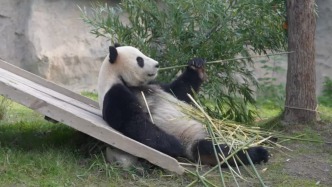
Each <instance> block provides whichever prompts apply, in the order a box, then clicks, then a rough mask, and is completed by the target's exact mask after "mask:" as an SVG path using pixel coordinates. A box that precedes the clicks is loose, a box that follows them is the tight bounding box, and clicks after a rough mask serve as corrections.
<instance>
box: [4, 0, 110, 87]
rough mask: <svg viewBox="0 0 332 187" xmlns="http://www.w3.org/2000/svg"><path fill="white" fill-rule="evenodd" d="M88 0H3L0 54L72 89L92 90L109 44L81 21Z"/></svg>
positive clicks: (9, 60)
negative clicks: (96, 36) (81, 12)
mask: <svg viewBox="0 0 332 187" xmlns="http://www.w3.org/2000/svg"><path fill="white" fill-rule="evenodd" d="M90 2H91V1H89V0H70V1H68V0H1V6H0V43H1V45H0V58H1V59H4V60H6V61H8V62H10V63H13V64H15V65H17V66H20V67H22V68H24V69H26V70H28V71H30V72H32V73H35V74H37V75H40V76H42V77H44V78H47V79H49V80H51V81H54V82H56V83H58V84H60V85H63V86H66V87H68V88H70V89H73V90H76V91H79V90H93V89H95V87H96V84H97V76H98V71H99V67H100V64H101V61H102V59H103V58H104V57H105V55H106V54H107V46H108V45H109V43H108V42H107V41H106V39H105V38H95V36H94V35H92V34H90V33H89V31H90V29H89V27H88V26H87V25H86V24H85V23H83V21H82V20H81V19H80V11H79V9H78V6H80V7H83V6H89V5H90Z"/></svg>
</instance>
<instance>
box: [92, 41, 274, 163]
mask: <svg viewBox="0 0 332 187" xmlns="http://www.w3.org/2000/svg"><path fill="white" fill-rule="evenodd" d="M138 58H141V59H140V60H138ZM138 61H141V63H138ZM199 62H200V61H199V60H198V61H197V62H196V61H195V60H194V61H192V62H191V63H190V65H189V66H188V68H187V69H186V70H185V72H184V73H183V74H182V76H180V77H178V78H177V79H176V80H175V81H173V82H172V83H171V84H168V85H166V86H161V85H158V84H150V82H151V81H153V80H154V79H155V78H156V76H157V72H158V62H157V61H155V60H153V59H151V58H149V57H147V56H146V55H144V54H143V53H142V52H140V51H139V50H138V49H136V48H134V47H131V46H122V47H112V46H111V47H110V54H109V55H107V57H106V58H105V60H104V62H103V64H102V66H101V69H100V73H99V78H98V95H99V105H100V108H101V110H102V113H103V118H104V120H105V121H107V122H108V124H109V125H110V126H112V127H113V128H115V129H117V130H119V131H120V132H121V133H123V134H125V135H127V136H129V137H131V138H133V139H136V140H137V141H140V142H141V143H143V144H146V145H148V146H151V147H153V148H155V149H157V150H159V151H162V152H164V153H166V154H169V155H170V156H174V157H177V156H184V157H187V158H189V159H191V160H195V161H197V160H198V158H200V159H201V161H202V163H203V164H204V163H206V164H216V163H217V161H216V158H215V154H214V148H213V147H214V145H213V144H212V142H210V141H209V140H206V138H207V137H208V135H207V132H206V130H205V128H204V126H203V125H202V124H201V123H200V122H198V121H196V120H194V119H192V118H190V117H189V116H188V115H186V114H185V113H183V108H182V107H192V106H191V105H189V104H188V103H186V102H188V99H186V98H185V97H186V96H187V93H188V92H192V90H193V89H192V88H193V87H194V88H195V89H194V90H196V91H197V89H198V87H199V86H200V84H201V82H202V80H201V79H202V76H201V75H202V66H201V65H202V63H199ZM142 92H143V93H144V97H145V98H146V101H147V104H148V108H149V110H150V112H151V116H152V118H153V122H154V123H152V121H151V120H150V116H149V113H148V108H147V106H146V103H145V100H144V99H143V95H142ZM171 93H172V94H171ZM174 95H175V96H176V97H175V96H174ZM184 101H186V102H184ZM180 105H181V106H182V107H180ZM156 126H157V127H156ZM217 146H219V149H217V150H220V151H222V152H223V154H225V155H228V154H229V149H228V147H227V145H217ZM248 152H249V155H250V157H251V159H252V160H253V162H254V163H260V162H261V161H267V159H268V158H267V157H268V153H267V151H266V150H265V149H263V148H262V147H254V148H250V149H249V150H248ZM198 154H199V155H198ZM238 156H239V157H240V159H241V160H242V162H244V163H245V164H247V163H248V161H247V160H246V156H245V155H244V154H243V153H238Z"/></svg>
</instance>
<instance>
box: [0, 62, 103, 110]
mask: <svg viewBox="0 0 332 187" xmlns="http://www.w3.org/2000/svg"><path fill="white" fill-rule="evenodd" d="M0 68H2V69H4V70H7V71H9V72H12V73H14V74H16V75H18V76H20V77H22V78H25V79H28V80H30V81H32V82H35V83H36V84H39V85H41V86H43V87H45V88H49V89H51V90H54V91H55V92H58V93H61V94H63V95H66V96H68V97H70V98H73V99H75V100H78V101H81V102H83V103H85V104H87V105H90V106H92V107H94V108H97V109H98V108H99V105H98V103H97V102H95V101H93V100H91V99H89V98H86V97H84V96H82V95H80V94H77V93H75V92H72V91H70V90H68V89H66V88H64V87H61V86H59V85H57V84H55V83H53V82H51V81H48V80H46V79H43V78H42V77H39V76H37V75H35V74H32V73H30V72H28V71H25V70H23V69H21V68H19V67H16V66H14V65H12V64H10V63H8V62H6V61H4V60H1V59H0Z"/></svg>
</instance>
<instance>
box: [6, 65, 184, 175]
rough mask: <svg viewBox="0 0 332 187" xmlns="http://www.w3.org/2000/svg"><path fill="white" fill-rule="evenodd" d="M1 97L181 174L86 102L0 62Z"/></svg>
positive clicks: (166, 158)
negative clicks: (119, 130) (109, 124)
mask: <svg viewBox="0 0 332 187" xmlns="http://www.w3.org/2000/svg"><path fill="white" fill-rule="evenodd" d="M8 67H9V68H10V71H7V70H8ZM54 88H56V89H54ZM59 90H60V91H61V92H58V91H59ZM0 94H1V95H4V96H5V97H7V98H10V99H12V100H13V101H16V102H18V103H21V104H23V105H25V106H27V107H29V108H31V109H33V110H35V111H37V112H39V113H41V114H43V115H46V116H49V117H51V118H53V119H55V120H58V121H60V122H62V123H64V124H66V125H68V126H70V127H73V128H75V129H77V130H79V131H81V132H83V133H86V134H88V135H90V136H92V137H94V138H96V139H99V140H101V141H103V142H105V143H107V144H109V145H111V146H114V147H116V148H118V149H121V150H123V151H125V152H128V153H130V154H132V155H135V156H137V157H140V158H144V159H146V160H148V161H149V162H151V163H152V164H155V165H157V166H160V167H162V168H164V169H167V170H170V171H172V172H175V173H178V174H182V173H183V172H184V168H183V167H182V166H180V165H179V163H178V162H177V160H176V159H174V158H172V157H169V156H168V155H165V154H163V153H160V152H158V151H156V150H154V149H152V148H150V147H147V146H145V145H143V144H141V143H139V142H136V141H134V140H132V139H130V138H128V137H126V136H124V135H122V134H120V133H118V132H117V131H115V130H113V129H112V128H110V127H109V126H108V125H107V124H106V122H105V121H104V120H103V119H102V117H101V115H100V111H99V110H98V109H96V107H95V106H94V105H91V103H93V102H91V101H87V99H88V98H86V99H82V98H81V97H82V96H75V98H72V97H71V96H73V95H75V93H74V94H73V93H72V92H71V91H69V90H67V91H66V90H65V89H64V88H62V87H59V86H58V85H55V84H54V83H50V82H47V81H45V80H44V79H42V78H40V77H37V76H36V75H33V74H31V73H28V72H26V71H22V70H21V69H19V68H17V67H15V66H14V67H13V66H12V65H10V66H8V64H7V63H6V64H4V63H3V62H1V61H0ZM67 94H68V95H67ZM76 95H78V94H76ZM77 98H79V100H77Z"/></svg>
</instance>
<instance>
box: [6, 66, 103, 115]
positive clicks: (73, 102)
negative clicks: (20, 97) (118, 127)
mask: <svg viewBox="0 0 332 187" xmlns="http://www.w3.org/2000/svg"><path fill="white" fill-rule="evenodd" d="M1 73H6V76H7V77H6V78H7V79H10V80H11V81H15V82H20V83H22V84H24V85H26V86H29V87H31V88H33V89H36V90H39V91H41V92H44V93H46V94H48V95H50V96H52V97H55V98H58V99H60V100H62V101H64V102H67V103H70V104H71V105H75V106H77V107H79V108H81V109H84V110H87V111H89V112H91V113H94V114H96V115H99V116H101V112H100V110H99V109H97V108H94V107H91V106H90V105H88V104H86V103H83V102H80V101H77V100H76V99H73V98H70V97H69V96H67V95H64V94H61V93H58V92H56V91H54V90H51V89H49V88H45V87H43V86H42V85H39V84H37V83H35V82H32V81H30V80H28V79H25V78H23V77H20V76H18V75H16V74H14V73H12V72H8V71H6V70H3V69H0V74H1Z"/></svg>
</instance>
